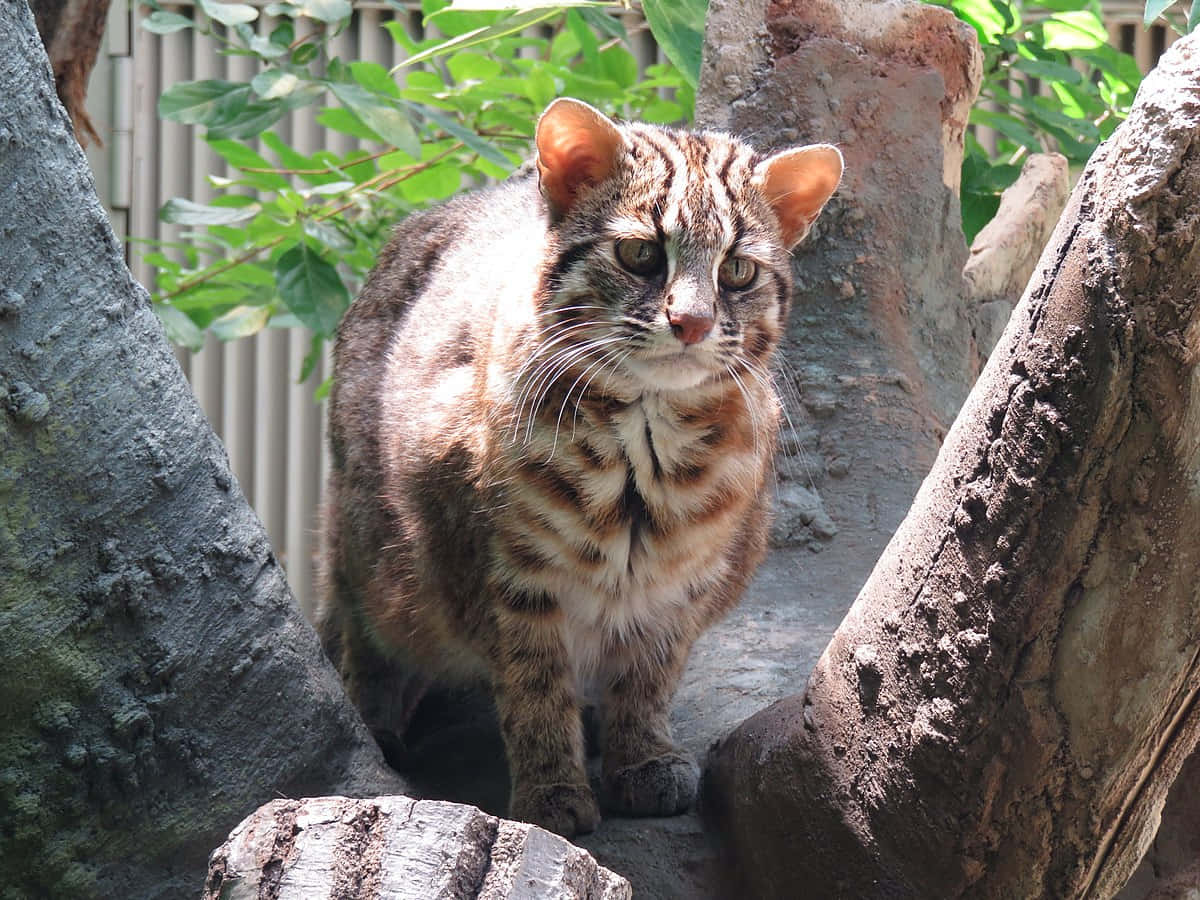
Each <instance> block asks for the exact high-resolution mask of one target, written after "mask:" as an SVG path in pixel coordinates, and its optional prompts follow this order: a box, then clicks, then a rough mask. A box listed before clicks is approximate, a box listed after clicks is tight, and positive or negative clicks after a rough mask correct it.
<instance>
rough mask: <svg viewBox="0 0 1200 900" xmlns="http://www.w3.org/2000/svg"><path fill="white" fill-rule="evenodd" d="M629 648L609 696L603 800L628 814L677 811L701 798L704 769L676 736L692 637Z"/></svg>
mask: <svg viewBox="0 0 1200 900" xmlns="http://www.w3.org/2000/svg"><path fill="white" fill-rule="evenodd" d="M643 644H644V645H643V646H635V647H630V648H629V651H628V652H627V653H626V654H624V655H622V657H621V658H620V663H621V664H620V665H619V667H618V668H616V669H614V671H613V672H612V673H611V674H610V676H609V678H608V681H607V684H606V688H605V695H604V751H603V778H604V793H603V799H604V805H605V808H606V809H609V810H611V811H613V812H616V813H621V814H623V815H627V816H675V815H679V814H680V813H682V812H685V811H686V810H687V809H688V808H689V807H690V806H691V805H692V803H693V801H694V800H695V799H696V788H697V785H698V784H699V780H700V769H699V767H698V766H697V765H696V761H695V759H694V758H693V757H692V755H691V754H690V753H688V752H687V751H686V750H684V749H683V748H681V747H678V746H677V745H676V744H675V743H674V741H673V740H672V738H671V725H670V721H669V715H670V707H671V698H672V697H673V696H674V694H675V688H676V687H677V686H678V684H679V679H680V676H681V675H682V674H683V668H684V665H685V663H686V662H687V656H688V651H689V650H690V649H691V645H692V639H691V636H686V637H685V636H683V635H671V636H666V637H662V638H661V639H659V640H652V639H648V640H646V641H644V642H643Z"/></svg>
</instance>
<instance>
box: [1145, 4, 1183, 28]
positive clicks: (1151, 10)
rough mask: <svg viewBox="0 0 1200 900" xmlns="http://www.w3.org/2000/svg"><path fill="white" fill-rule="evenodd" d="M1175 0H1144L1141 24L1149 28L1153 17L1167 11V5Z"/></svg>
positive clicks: (1155, 17)
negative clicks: (1144, 10)
mask: <svg viewBox="0 0 1200 900" xmlns="http://www.w3.org/2000/svg"><path fill="white" fill-rule="evenodd" d="M1174 3H1175V0H1146V15H1145V17H1144V18H1143V20H1142V22H1143V24H1144V25H1145V26H1146V27H1147V28H1149V27H1150V26H1151V25H1152V24H1153V22H1154V20H1155V19H1157V18H1158V17H1159V16H1161V15H1162V14H1163V13H1164V12H1166V11H1167V7H1169V6H1173V5H1174Z"/></svg>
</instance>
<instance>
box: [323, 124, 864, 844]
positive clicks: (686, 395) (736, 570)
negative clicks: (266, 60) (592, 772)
mask: <svg viewBox="0 0 1200 900" xmlns="http://www.w3.org/2000/svg"><path fill="white" fill-rule="evenodd" d="M556 108H557V110H558V111H557V112H555V110H556ZM556 115H557V116H559V119H554V118H552V117H553V116H556ZM563 116H566V117H567V118H566V119H565V120H563V119H562V117H563ZM581 148H582V149H581ZM538 150H539V168H540V178H539V176H538V175H537V174H528V175H525V176H523V177H516V178H514V179H512V180H510V181H509V182H507V183H505V184H502V185H499V186H497V187H494V188H490V189H487V190H484V191H480V192H477V193H474V194H470V195H467V196H463V197H460V198H458V199H455V200H453V201H451V202H449V203H447V204H445V205H443V206H441V207H439V208H436V209H433V210H430V211H428V212H424V213H420V214H417V215H413V216H411V217H409V219H408V220H406V222H405V223H404V224H403V225H402V226H401V227H400V228H399V229H398V230H397V232H396V234H395V236H394V237H393V238H392V240H391V242H390V243H389V244H388V246H387V248H386V249H385V250H384V251H383V253H382V255H381V257H380V259H379V261H378V264H377V266H376V269H375V271H374V272H373V273H372V275H371V277H370V278H369V279H368V282H367V284H366V286H365V288H364V289H363V291H362V294H361V296H360V297H359V298H358V300H357V301H356V302H355V304H354V305H353V306H352V307H351V309H350V311H349V312H348V314H347V315H346V318H345V321H344V322H343V324H342V326H341V329H340V331H339V334H338V340H337V346H336V351H335V360H336V363H335V373H334V388H333V394H332V402H331V411H330V435H331V442H332V448H333V471H332V474H331V477H330V484H329V497H330V499H329V509H328V516H327V547H326V552H325V582H326V591H325V596H324V599H323V601H322V604H321V608H320V610H319V612H318V625H319V628H320V630H321V632H322V635H323V637H324V639H325V642H326V646H327V648H328V649H329V650H330V652H331V655H333V656H334V657H335V659H336V660H337V661H338V663H339V665H340V666H341V669H342V672H343V675H344V676H345V678H346V681H347V685H348V688H349V690H350V691H351V694H352V696H353V697H354V698H355V700H356V701H357V702H358V704H359V706H360V708H361V709H362V710H363V712H364V716H365V717H366V718H367V719H368V722H369V724H371V725H372V726H373V727H374V728H375V729H376V731H377V732H386V731H388V730H389V729H390V730H393V731H402V729H403V724H404V722H403V720H404V718H405V716H406V715H407V714H409V713H410V712H411V709H409V708H402V707H405V706H406V703H405V702H401V698H402V697H403V696H406V695H405V694H404V693H403V691H402V689H401V687H400V686H399V685H398V683H397V681H396V679H397V676H399V675H401V674H404V673H408V672H410V671H411V670H412V669H413V668H414V667H415V668H418V669H420V670H422V671H424V672H426V673H428V674H430V675H432V676H433V677H439V678H451V679H453V678H481V679H484V680H485V681H486V682H487V683H488V684H489V685H490V686H491V689H492V691H493V693H494V696H495V698H496V703H497V709H498V712H499V717H500V723H501V728H502V731H503V735H504V739H505V745H506V748H507V751H508V757H509V764H510V771H511V774H512V780H513V793H512V805H511V809H510V814H511V815H513V816H515V817H518V818H523V819H527V820H530V821H534V822H537V823H539V824H542V825H545V826H547V827H549V828H552V829H553V830H555V831H558V832H560V833H564V834H568V835H570V834H573V833H576V832H580V831H588V830H591V829H592V828H593V827H594V826H595V825H596V823H597V821H598V818H599V813H598V808H597V804H596V801H595V799H594V797H593V795H592V791H591V789H590V787H589V786H588V783H587V778H586V776H585V774H584V766H583V747H582V730H581V725H580V712H579V708H580V702H581V696H582V694H581V692H582V691H584V690H585V689H586V688H587V686H589V685H591V686H594V689H595V691H596V693H597V694H598V695H599V698H600V702H601V706H602V709H603V710H604V718H603V722H604V727H603V744H604V748H603V753H604V758H603V773H604V788H605V790H604V795H603V797H604V799H605V800H606V802H607V804H608V806H609V807H610V808H611V809H613V810H614V811H616V812H623V813H627V814H634V815H664V814H668V815H669V814H674V813H678V812H681V811H682V810H683V809H685V808H686V807H687V805H688V804H689V803H690V802H691V801H692V799H693V797H694V794H695V787H696V768H695V764H694V763H693V762H692V760H691V759H689V758H688V757H687V755H686V754H685V753H684V752H683V751H681V750H679V749H678V748H677V747H675V746H674V744H673V743H672V741H671V736H670V729H669V726H668V721H667V714H668V707H669V704H670V699H671V696H672V694H673V692H674V690H675V686H676V684H677V682H678V679H679V677H680V674H681V672H682V669H683V666H684V663H685V661H686V657H687V654H688V651H689V649H690V647H691V645H692V643H693V642H694V641H695V639H696V638H697V637H698V636H699V635H700V633H701V632H702V631H703V630H704V629H705V628H706V627H708V626H709V625H710V624H711V623H712V622H713V621H714V620H716V619H717V618H718V617H719V616H721V615H722V614H723V613H725V612H726V611H727V610H729V609H730V607H732V606H733V605H734V604H735V603H736V602H737V600H738V599H739V597H740V596H741V594H742V592H743V590H744V589H745V586H746V583H747V582H748V581H749V579H750V577H751V575H752V574H753V572H754V570H755V567H756V566H757V565H758V563H759V562H760V560H761V558H762V556H763V553H764V548H765V534H766V527H767V515H768V512H767V500H766V486H767V479H768V473H769V471H770V468H771V459H772V454H773V452H774V447H775V440H776V433H777V430H778V420H779V401H778V399H777V397H776V395H775V392H774V390H773V388H772V379H771V375H770V373H769V366H770V362H771V356H772V354H773V352H774V350H775V347H776V345H777V344H778V342H779V339H780V336H781V335H782V333H783V329H784V327H785V323H786V321H787V315H788V302H789V297H790V292H791V276H790V261H789V250H790V245H791V243H794V241H795V240H798V239H799V237H800V236H802V233H803V229H806V228H807V223H808V222H810V221H811V218H812V217H815V215H816V212H817V211H819V209H820V206H821V205H822V204H823V203H824V201H825V199H826V198H827V196H828V194H829V193H830V192H831V191H832V190H833V187H834V186H836V183H837V175H840V171H841V164H840V157H838V158H837V160H836V174H835V175H832V176H831V175H830V173H829V171H824V172H823V177H824V179H825V180H824V182H823V183H822V184H821V185H819V186H818V187H819V189H817V190H816V192H815V194H814V195H813V196H812V197H809V198H808V200H807V201H802V202H807V204H808V206H807V207H805V210H807V212H805V216H807V218H804V217H803V216H802V217H801V222H802V224H801V226H800V234H799V235H797V234H796V233H795V231H796V228H793V229H792V233H791V234H788V233H786V232H787V230H788V222H789V219H788V215H789V214H790V212H791V210H790V208H789V209H784V208H783V206H781V204H784V205H786V204H788V203H794V202H796V201H794V200H793V199H789V198H793V197H794V196H795V195H798V194H803V192H804V186H803V185H800V187H797V188H796V189H795V190H793V189H792V188H791V187H789V186H787V185H785V186H784V187H783V188H780V186H779V184H778V183H777V182H778V180H779V177H778V172H775V175H774V181H772V177H773V176H772V170H771V166H772V165H773V160H775V159H777V158H778V155H777V156H776V157H765V156H763V155H761V154H758V153H756V152H755V151H754V150H753V149H751V148H750V147H749V146H747V145H745V144H743V143H741V142H739V141H737V140H735V139H733V138H731V137H729V136H727V135H723V134H715V133H696V132H686V131H675V130H670V129H664V128H657V127H652V126H648V125H640V124H622V125H614V124H612V123H610V122H608V121H607V120H603V119H601V118H600V117H599V114H598V113H595V111H594V110H591V109H590V107H585V106H584V105H583V104H578V103H575V102H574V101H558V102H557V103H556V104H555V105H553V106H552V107H551V109H550V110H548V111H547V113H546V114H545V116H544V117H543V120H542V123H540V124H539V144H538ZM831 152H832V153H833V154H836V151H831ZM831 158H832V157H831V156H830V154H829V153H826V161H827V162H828V160H829V159H831ZM830 165H831V164H830ZM830 165H826V166H825V169H826V170H828V169H829V168H830ZM556 166H557V168H556ZM789 177H791V176H790V175H789ZM831 177H832V181H830V178H831ZM539 186H540V189H539ZM810 193H811V191H810ZM779 194H782V195H783V196H784V199H782V200H781V199H780V198H779V196H776V195H779ZM793 219H795V217H794V216H793ZM638 239H640V240H642V241H647V242H652V243H653V244H654V245H656V246H658V247H659V248H661V249H662V251H663V252H664V253H665V261H664V265H663V266H662V268H661V271H658V272H656V273H654V274H653V275H652V276H645V275H638V274H636V273H634V272H632V271H630V270H629V269H628V268H627V267H625V266H624V265H623V264H622V262H621V260H620V258H619V256H618V254H617V253H616V252H615V249H614V248H615V247H616V246H617V242H618V241H629V240H638ZM735 255H737V256H740V257H744V258H746V259H749V260H752V261H753V263H754V264H755V266H756V272H757V274H756V277H755V278H754V280H753V281H752V282H751V283H750V284H749V286H748V287H746V288H744V289H739V290H727V289H724V288H722V287H721V285H720V283H719V282H720V278H719V275H718V270H719V267H720V266H721V264H722V263H723V262H724V261H725V260H727V259H729V258H730V257H732V256H735ZM679 309H688V310H707V312H708V313H711V319H712V327H711V332H710V333H708V334H707V336H706V337H704V338H703V339H702V340H700V341H699V342H697V343H694V344H689V343H685V342H683V339H682V338H681V337H679V336H678V335H679V333H680V330H679V327H678V326H675V327H673V325H672V315H673V313H672V310H679ZM409 705H410V704H409Z"/></svg>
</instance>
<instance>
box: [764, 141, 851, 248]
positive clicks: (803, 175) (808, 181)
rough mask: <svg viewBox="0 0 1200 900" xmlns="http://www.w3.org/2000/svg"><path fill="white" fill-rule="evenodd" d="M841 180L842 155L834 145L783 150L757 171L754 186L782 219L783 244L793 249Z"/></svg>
mask: <svg viewBox="0 0 1200 900" xmlns="http://www.w3.org/2000/svg"><path fill="white" fill-rule="evenodd" d="M841 180H842V154H841V151H840V150H838V148H837V147H835V146H833V145H832V144H812V145H810V146H808V147H796V148H794V149H791V150H782V151H780V152H779V153H776V154H775V155H773V156H768V157H767V158H766V159H764V160H763V161H762V162H760V163H759V164H758V165H757V166H755V167H754V179H753V181H754V185H755V187H757V188H758V189H759V190H760V191H762V192H763V195H764V196H765V197H766V198H767V202H768V203H770V204H771V207H772V208H773V209H774V210H775V215H776V216H778V217H779V227H780V230H781V231H782V232H783V240H784V243H785V244H787V246H788V247H794V246H795V245H796V244H798V243H800V240H801V239H802V238H803V237H804V235H806V234H808V229H809V226H811V225H812V223H813V222H814V221H816V218H817V216H818V215H820V212H821V208H822V207H823V206H824V205H825V201H827V200H828V199H829V198H830V197H831V196H833V192H834V191H836V190H837V186H838V183H839V182H840V181H841Z"/></svg>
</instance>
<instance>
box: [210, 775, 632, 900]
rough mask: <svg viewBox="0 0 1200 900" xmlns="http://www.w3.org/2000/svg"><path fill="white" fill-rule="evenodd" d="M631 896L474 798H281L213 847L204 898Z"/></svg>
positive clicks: (594, 899) (558, 841)
mask: <svg viewBox="0 0 1200 900" xmlns="http://www.w3.org/2000/svg"><path fill="white" fill-rule="evenodd" d="M264 893H266V894H267V895H269V896H270V897H272V898H275V900H320V898H331V900H332V898H346V900H350V898H360V897H386V898H389V900H429V898H431V897H439V898H445V900H475V898H478V900H505V898H513V900H532V898H539V897H541V898H546V900H551V898H554V900H558V898H564V900H629V898H630V897H632V896H633V894H632V891H631V889H630V887H629V882H628V881H626V880H625V879H624V878H621V877H620V876H619V875H615V874H613V873H612V872H610V871H609V870H608V869H605V868H604V867H602V866H598V865H596V861H595V860H594V859H592V857H591V856H590V855H589V854H588V853H587V852H586V851H584V850H580V849H579V848H578V847H576V846H574V845H573V844H571V843H570V842H569V841H567V840H565V839H563V838H560V837H558V836H557V835H554V834H551V833H550V832H548V831H543V830H542V829H541V828H538V827H536V826H534V825H525V824H521V823H518V822H510V821H508V820H506V819H497V818H496V817H494V816H489V815H487V814H486V813H482V812H480V811H479V810H478V809H476V808H475V807H473V806H463V805H460V804H457V803H445V802H442V801H437V800H412V799H409V798H408V797H379V798H376V799H374V800H348V799H347V798H345V797H321V798H319V799H313V800H276V801H274V802H272V803H268V804H267V805H265V806H263V807H262V808H261V809H259V810H258V811H257V812H255V813H254V814H253V815H251V816H249V817H247V818H246V820H245V821H243V822H242V823H241V824H240V825H238V826H237V828H235V829H234V830H233V833H232V834H230V836H229V840H227V841H226V842H225V843H224V844H223V845H222V846H221V847H220V848H218V849H217V850H216V852H214V853H213V855H212V858H211V859H210V860H209V864H208V879H207V881H206V883H205V886H204V895H203V900H239V898H257V897H261V896H263V895H264Z"/></svg>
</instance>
